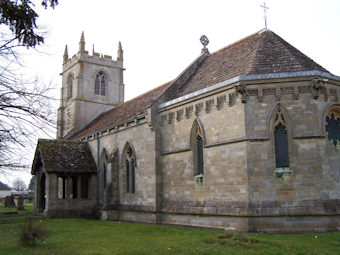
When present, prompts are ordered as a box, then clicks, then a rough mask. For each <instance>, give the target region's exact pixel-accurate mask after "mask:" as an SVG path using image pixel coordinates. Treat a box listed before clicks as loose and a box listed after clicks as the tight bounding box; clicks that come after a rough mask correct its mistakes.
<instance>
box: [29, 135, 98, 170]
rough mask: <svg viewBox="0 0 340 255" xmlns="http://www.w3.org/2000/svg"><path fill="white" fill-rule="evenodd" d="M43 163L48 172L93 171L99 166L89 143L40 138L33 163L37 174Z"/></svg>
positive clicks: (33, 168)
mask: <svg viewBox="0 0 340 255" xmlns="http://www.w3.org/2000/svg"><path fill="white" fill-rule="evenodd" d="M39 165H43V166H44V167H45V169H46V172H63V173H75V172H77V173H91V172H94V173H95V172H96V171H97V167H96V164H95V162H94V159H93V157H92V154H91V151H90V148H89V146H88V144H87V143H84V142H78V141H64V140H46V139H39V140H38V144H37V148H36V153H35V157H34V160H33V165H32V174H35V173H36V171H37V170H38V168H39Z"/></svg>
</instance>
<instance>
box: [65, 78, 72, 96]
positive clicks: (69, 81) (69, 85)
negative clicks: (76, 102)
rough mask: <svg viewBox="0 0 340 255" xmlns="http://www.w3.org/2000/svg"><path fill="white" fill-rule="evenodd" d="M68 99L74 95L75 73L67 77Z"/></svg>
mask: <svg viewBox="0 0 340 255" xmlns="http://www.w3.org/2000/svg"><path fill="white" fill-rule="evenodd" d="M66 83H67V95H66V96H67V99H70V98H71V97H72V96H73V74H69V76H68V77H67V82H66Z"/></svg>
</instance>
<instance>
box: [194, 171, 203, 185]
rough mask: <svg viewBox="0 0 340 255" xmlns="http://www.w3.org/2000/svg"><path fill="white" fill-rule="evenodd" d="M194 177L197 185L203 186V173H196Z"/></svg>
mask: <svg viewBox="0 0 340 255" xmlns="http://www.w3.org/2000/svg"><path fill="white" fill-rule="evenodd" d="M194 179H195V183H196V184H197V185H200V186H203V181H204V179H203V174H198V175H195V177H194Z"/></svg>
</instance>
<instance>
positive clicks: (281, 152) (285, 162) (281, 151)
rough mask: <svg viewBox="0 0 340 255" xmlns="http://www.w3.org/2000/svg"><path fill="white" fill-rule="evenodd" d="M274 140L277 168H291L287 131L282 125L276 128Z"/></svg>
mask: <svg viewBox="0 0 340 255" xmlns="http://www.w3.org/2000/svg"><path fill="white" fill-rule="evenodd" d="M274 140H275V158H276V168H285V167H289V154H288V137H287V130H286V129H285V127H284V126H283V125H282V124H281V123H280V124H278V125H277V126H276V127H275V131H274Z"/></svg>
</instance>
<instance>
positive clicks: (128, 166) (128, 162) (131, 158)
mask: <svg viewBox="0 0 340 255" xmlns="http://www.w3.org/2000/svg"><path fill="white" fill-rule="evenodd" d="M124 158H125V161H124V162H125V171H126V193H132V194H133V193H135V191H136V185H135V179H136V173H135V170H136V159H135V155H134V152H133V149H132V147H131V146H130V145H129V144H127V145H126V149H125V152H124Z"/></svg>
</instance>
